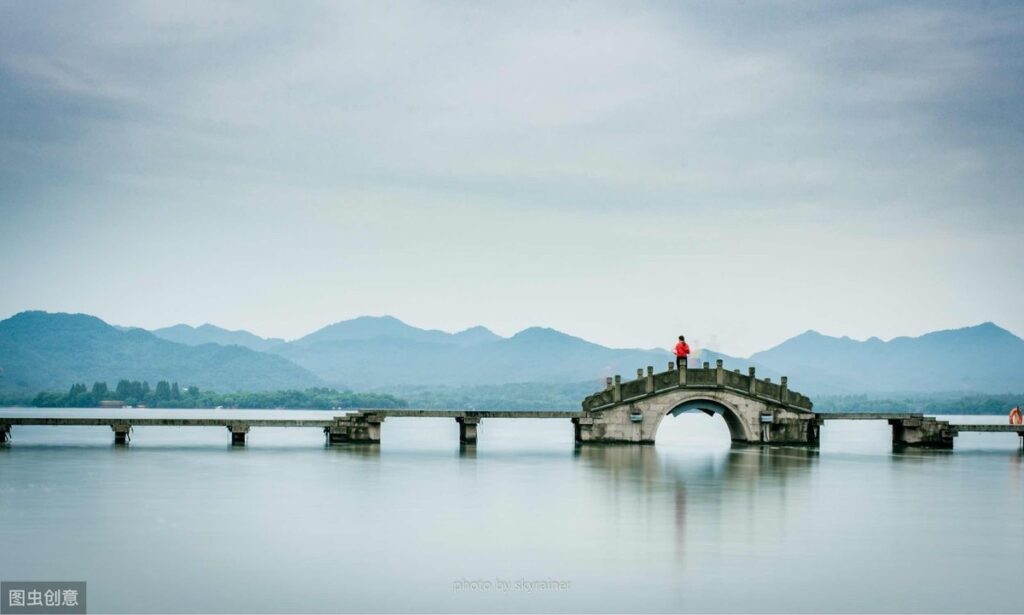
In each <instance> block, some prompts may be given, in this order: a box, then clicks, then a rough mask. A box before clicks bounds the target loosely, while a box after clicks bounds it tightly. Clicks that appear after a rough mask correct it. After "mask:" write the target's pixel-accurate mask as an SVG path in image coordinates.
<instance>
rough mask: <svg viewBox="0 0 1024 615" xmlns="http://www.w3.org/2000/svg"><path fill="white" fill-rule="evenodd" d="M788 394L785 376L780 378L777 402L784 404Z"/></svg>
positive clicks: (787, 380)
mask: <svg viewBox="0 0 1024 615" xmlns="http://www.w3.org/2000/svg"><path fill="white" fill-rule="evenodd" d="M788 392H789V378H787V377H786V376H783V377H782V381H781V384H780V385H779V401H781V402H782V403H786V393H788Z"/></svg>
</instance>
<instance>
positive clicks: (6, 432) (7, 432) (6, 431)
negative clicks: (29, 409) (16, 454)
mask: <svg viewBox="0 0 1024 615" xmlns="http://www.w3.org/2000/svg"><path fill="white" fill-rule="evenodd" d="M10 441H11V426H10V425H7V424H2V425H0V444H3V443H4V442H10Z"/></svg>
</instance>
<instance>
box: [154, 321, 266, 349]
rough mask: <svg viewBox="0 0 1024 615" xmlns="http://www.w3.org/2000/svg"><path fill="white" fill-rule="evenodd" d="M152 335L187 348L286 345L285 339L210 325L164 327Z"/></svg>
mask: <svg viewBox="0 0 1024 615" xmlns="http://www.w3.org/2000/svg"><path fill="white" fill-rule="evenodd" d="M151 333H152V334H153V335H155V336H157V337H160V338H163V339H165V340H169V341H171V342H177V343H179V344H185V345H187V346H199V345H202V344H220V345H221V346H242V347H244V348H249V349H252V350H259V351H264V350H268V349H270V348H273V347H274V346H277V345H278V344H283V343H285V342H284V340H283V339H279V338H269V339H266V338H262V337H260V336H258V335H254V334H252V333H249V332H248V331H229V330H228V329H222V328H220V327H217V326H214V325H210V324H206V325H200V326H198V327H191V326H189V325H174V326H172V327H164V328H163V329H154V330H153V331H151Z"/></svg>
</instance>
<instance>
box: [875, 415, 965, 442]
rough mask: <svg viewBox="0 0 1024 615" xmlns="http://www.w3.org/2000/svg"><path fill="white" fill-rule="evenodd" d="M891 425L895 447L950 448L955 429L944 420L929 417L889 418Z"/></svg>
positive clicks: (955, 433)
mask: <svg viewBox="0 0 1024 615" xmlns="http://www.w3.org/2000/svg"><path fill="white" fill-rule="evenodd" d="M889 424H890V425H892V445H893V446H894V447H897V448H903V447H909V448H937V449H952V448H953V438H955V437H956V435H957V432H956V429H953V428H952V427H951V426H950V425H949V423H947V422H946V421H940V420H937V419H934V418H931V417H927V416H926V417H910V418H905V419H889Z"/></svg>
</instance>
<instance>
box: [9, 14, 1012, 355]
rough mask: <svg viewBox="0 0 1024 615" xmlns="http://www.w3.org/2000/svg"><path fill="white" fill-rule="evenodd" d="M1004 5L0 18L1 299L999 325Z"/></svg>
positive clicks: (1008, 317)
mask: <svg viewBox="0 0 1024 615" xmlns="http://www.w3.org/2000/svg"><path fill="white" fill-rule="evenodd" d="M1022 94H1024V5H1022V4H1020V3H1016V4H1015V3H1005V4H1004V3H984V2H972V3H962V4H961V3H953V4H949V3H941V2H921V3H892V2H885V3H873V2H856V3H842V2H828V3H821V4H817V3H791V2H783V3H775V2H741V3H731V2H712V3H696V2H694V3H689V2H650V3H647V2H622V3H601V2H536V3H531V2H443V1H442V2H431V3H416V2H397V3H390V2H378V1H374V2H365V3H364V2H326V3H319V2H290V3H260V2H239V3H221V2H217V3H204V2H153V3H147V2H135V1H132V2H123V3H120V2H90V3H84V2H64V3H55V2H39V1H27V2H15V1H10V0H4V1H2V2H0V317H7V316H10V315H12V314H15V313H17V312H20V311H22V310H28V309H43V310H48V311H66V312H85V313H90V314H94V315H96V316H99V317H100V318H103V319H104V320H106V321H108V322H111V323H116V324H122V325H135V326H142V327H147V328H155V327H161V326H167V325H171V324H175V323H179V322H184V323H188V324H192V325H199V324H202V323H205V322H210V323H213V324H217V325H219V326H223V327H227V328H231V329H238V328H244V329H247V330H250V331H253V332H255V333H257V334H259V335H263V336H268V337H269V336H275V337H284V338H288V339H291V338H296V337H299V336H302V335H304V334H306V333H309V332H311V331H313V330H315V329H317V328H319V327H322V326H324V325H326V324H329V323H332V322H336V321H339V320H344V319H348V318H352V317H355V316H359V315H364V314H370V315H383V314H390V315H394V316H396V317H398V318H401V319H402V320H405V321H406V322H409V323H410V324H413V325H416V326H421V327H425V328H438V329H444V330H449V331H455V330H460V329H464V328H467V327H470V326H474V325H485V326H487V327H489V328H491V329H493V330H494V331H496V332H497V333H499V334H502V335H511V334H513V333H515V332H516V331H519V330H521V329H524V328H526V327H530V326H547V327H554V328H557V329H559V330H562V331H565V332H567V333H570V334H573V335H577V336H580V337H584V338H586V339H589V340H591V341H595V342H598V343H602V344H605V345H610V346H616V347H669V346H671V345H672V343H673V342H674V340H675V337H676V336H677V335H678V334H680V333H684V334H686V335H687V338H688V339H689V340H693V341H695V342H697V345H698V346H702V347H711V348H714V349H717V350H719V351H722V352H726V353H730V354H733V355H738V356H745V355H747V354H750V353H752V352H755V351H757V350H762V349H764V348H767V347H769V346H772V345H774V344H777V343H779V342H781V341H783V340H784V339H786V338H788V337H791V336H793V335H796V334H798V333H800V332H803V331H805V330H807V329H815V330H818V331H820V332H822V333H826V334H831V335H849V336H851V337H854V338H857V339H863V338H867V337H870V336H879V337H882V338H883V339H888V338H891V337H895V336H901V335H918V334H921V333H925V332H927V331H931V330H936V329H945V328H955V327H961V326H967V325H972V324H977V323H980V322H984V321H994V322H996V323H997V324H999V325H1001V326H1003V327H1005V328H1008V329H1010V330H1011V331H1013V332H1014V333H1017V334H1018V335H1021V334H1024V310H1022V309H1021V307H1020V306H1021V305H1022V303H1024V285H1022V282H1024V280H1022V277H1024V276H1022V274H1021V272H1022V271H1024V240H1022V238H1021V230H1022V228H1024V226H1022V223H1024V202H1022V199H1024V196H1022V195H1024V138H1022V137H1024V112H1022V109H1024V105H1022V104H1021V100H1022Z"/></svg>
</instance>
